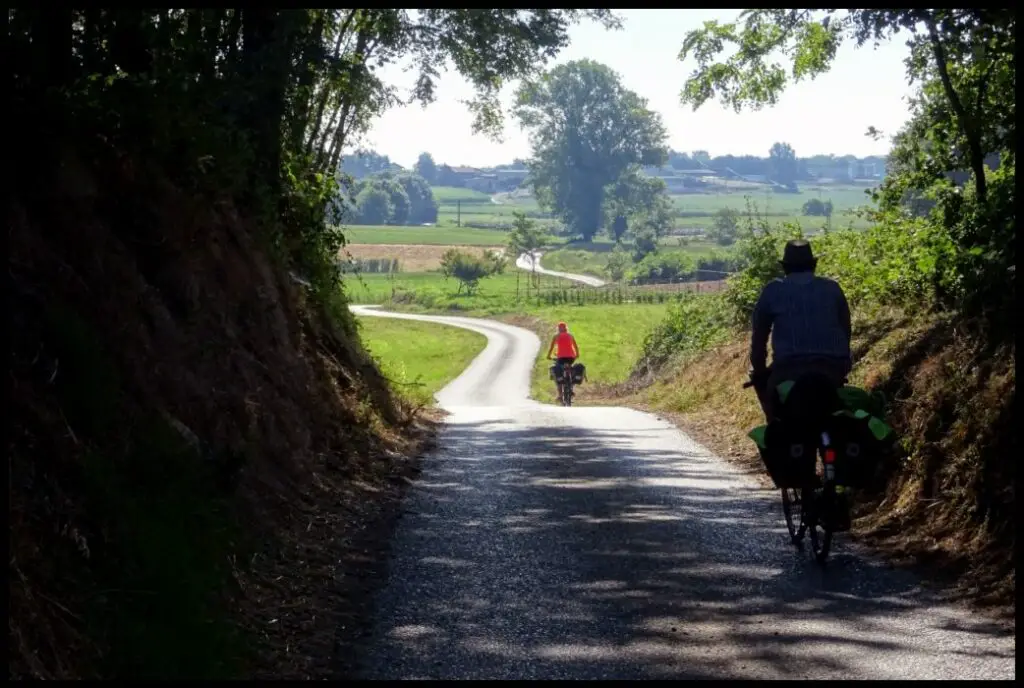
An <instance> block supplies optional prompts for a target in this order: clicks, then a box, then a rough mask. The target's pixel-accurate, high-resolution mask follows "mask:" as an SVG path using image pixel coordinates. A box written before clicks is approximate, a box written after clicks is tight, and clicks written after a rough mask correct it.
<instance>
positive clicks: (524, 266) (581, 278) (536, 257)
mask: <svg viewBox="0 0 1024 688" xmlns="http://www.w3.org/2000/svg"><path fill="white" fill-rule="evenodd" d="M543 255H544V254H543V253H541V252H540V251H534V252H533V255H532V256H531V255H530V254H529V253H523V254H520V256H519V257H518V258H516V267H517V268H519V269H520V270H528V271H534V270H535V271H536V272H539V273H540V274H542V275H551V276H552V277H563V278H565V279H568V280H572V281H573V282H580V283H582V284H586V285H587V286H590V287H603V286H604V285H605V281H604V280H602V279H598V278H597V277H591V276H590V275H577V274H575V273H572V272H558V271H556V270H548V269H547V268H544V267H541V264H540V259H541V256H543ZM534 263H536V268H534Z"/></svg>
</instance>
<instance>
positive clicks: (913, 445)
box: [605, 313, 1016, 618]
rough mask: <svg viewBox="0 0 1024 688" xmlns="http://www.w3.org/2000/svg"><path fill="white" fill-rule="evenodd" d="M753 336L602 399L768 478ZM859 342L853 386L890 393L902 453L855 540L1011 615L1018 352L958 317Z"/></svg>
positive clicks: (928, 320)
mask: <svg viewBox="0 0 1024 688" xmlns="http://www.w3.org/2000/svg"><path fill="white" fill-rule="evenodd" d="M746 337H747V334H746V333H737V334H736V335H735V336H734V337H733V339H732V341H730V342H729V343H727V344H725V345H723V346H721V347H718V348H716V349H715V350H713V351H708V352H706V353H704V354H703V355H700V356H698V357H696V358H693V359H691V360H687V361H677V362H674V363H672V364H669V365H668V366H666V368H665V369H663V370H661V371H659V372H657V373H656V374H655V375H654V376H653V378H649V379H633V380H631V381H629V382H628V383H626V384H623V385H621V386H619V387H618V388H616V389H613V390H608V391H607V397H606V399H605V401H610V402H613V403H618V404H621V403H624V402H625V403H630V404H633V405H636V406H638V407H641V408H645V409H648V410H653V411H657V412H661V413H665V414H666V415H668V416H669V417H671V418H672V419H673V420H674V421H675V422H677V423H678V424H679V425H681V426H682V427H683V428H685V429H686V430H687V431H689V432H692V433H693V434H694V435H695V436H697V437H698V438H699V439H700V440H701V441H703V442H705V443H706V444H708V445H709V446H710V447H712V448H713V449H715V450H716V451H717V452H719V453H720V454H722V455H725V456H728V457H731V458H732V459H734V460H735V461H737V462H738V463H740V464H742V465H744V466H746V467H748V468H750V469H751V471H752V472H755V473H758V474H763V466H762V465H761V462H760V458H759V457H758V456H757V453H756V450H755V449H754V446H753V444H752V442H751V441H750V440H749V439H748V438H747V437H746V433H747V431H748V430H749V429H750V428H752V427H754V426H755V425H758V424H759V423H761V422H762V418H763V417H762V415H761V413H760V408H759V406H758V404H757V401H756V399H755V397H754V395H753V394H752V393H750V391H749V390H744V389H742V384H743V382H744V381H745V380H746V371H747V365H748V364H747V340H746ZM854 344H855V351H854V356H855V360H856V364H855V368H854V372H853V374H852V376H851V381H852V382H853V384H857V385H861V386H864V387H867V388H869V389H880V390H882V391H883V392H884V393H885V394H886V396H887V398H888V414H889V416H888V418H889V420H890V422H891V423H892V424H893V426H894V427H895V428H896V430H897V431H898V432H899V433H900V436H901V437H902V443H901V446H900V447H899V448H898V449H897V451H896V455H895V456H894V457H892V459H891V461H890V462H889V463H888V464H887V465H886V467H885V471H884V475H883V476H881V479H880V480H879V482H878V484H876V485H875V486H873V489H871V490H867V491H865V492H864V494H862V495H861V501H860V504H859V505H858V512H857V515H858V516H859V518H857V520H856V521H855V523H854V531H853V536H854V537H856V538H859V539H861V540H862V541H865V542H868V543H870V544H872V545H873V546H875V547H877V548H879V549H881V550H882V551H884V552H886V553H888V554H889V555H891V556H892V557H893V558H894V560H895V561H897V562H898V563H902V564H906V565H910V566H914V567H915V568H919V569H921V570H922V571H924V572H925V573H926V574H928V576H929V577H931V578H932V579H933V580H936V581H937V582H943V583H950V582H955V583H956V586H955V588H956V589H955V590H954V592H955V593H956V594H957V596H960V597H963V598H965V599H969V600H972V601H974V602H976V603H979V604H982V605H984V606H986V607H989V608H990V610H991V611H994V612H996V613H997V614H999V615H1000V616H1003V617H1004V618H1009V617H1012V614H1013V610H1014V604H1015V601H1014V595H1015V585H1016V565H1015V563H1014V548H1015V544H1016V519H1015V518H1014V512H1013V510H1014V480H1015V472H1016V471H1015V466H1014V457H1015V456H1016V433H1015V431H1014V429H1013V427H1012V424H1011V423H1012V421H1011V415H1012V409H1013V405H1014V398H1015V393H1016V385H1015V369H1014V365H1015V347H1014V346H1013V345H1012V344H1009V345H1006V346H1004V347H1001V348H993V347H989V346H986V345H984V344H983V343H981V342H979V340H978V339H977V338H976V337H974V336H972V335H971V334H970V333H969V330H968V329H967V327H966V324H965V323H963V322H961V321H958V320H956V319H954V318H951V317H940V316H924V315H908V314H903V313H888V314H874V315H873V316H870V317H868V316H864V317H863V318H861V319H859V320H858V322H857V323H856V324H855V342H854ZM764 480H765V482H766V484H768V483H767V478H764Z"/></svg>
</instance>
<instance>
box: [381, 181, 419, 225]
mask: <svg viewBox="0 0 1024 688" xmlns="http://www.w3.org/2000/svg"><path fill="white" fill-rule="evenodd" d="M374 183H375V184H377V185H379V186H380V188H381V189H383V190H384V191H386V192H387V193H388V195H389V196H390V197H391V217H389V218H388V221H387V223H388V224H389V225H404V224H408V223H409V213H410V211H411V210H412V202H411V201H410V200H409V194H408V193H406V191H405V187H403V186H402V184H401V183H399V181H398V180H397V179H396V178H395V177H392V176H386V177H380V178H378V179H375V180H374Z"/></svg>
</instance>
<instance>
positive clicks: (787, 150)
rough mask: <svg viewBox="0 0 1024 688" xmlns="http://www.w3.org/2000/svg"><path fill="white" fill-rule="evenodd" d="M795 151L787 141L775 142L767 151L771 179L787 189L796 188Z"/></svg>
mask: <svg viewBox="0 0 1024 688" xmlns="http://www.w3.org/2000/svg"><path fill="white" fill-rule="evenodd" d="M796 169H797V163H796V151H794V150H793V146H791V145H789V144H788V143H775V144H774V145H772V147H771V150H769V151H768V171H769V174H770V175H771V180H772V181H773V182H775V183H776V184H782V185H783V186H784V187H786V188H787V189H792V190H794V191H795V190H796Z"/></svg>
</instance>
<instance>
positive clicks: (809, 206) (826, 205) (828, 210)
mask: <svg viewBox="0 0 1024 688" xmlns="http://www.w3.org/2000/svg"><path fill="white" fill-rule="evenodd" d="M803 214H804V215H808V216H811V217H832V201H824V202H822V200H821V199H820V198H812V199H810V200H809V201H807V202H806V203H804V205H803Z"/></svg>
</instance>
